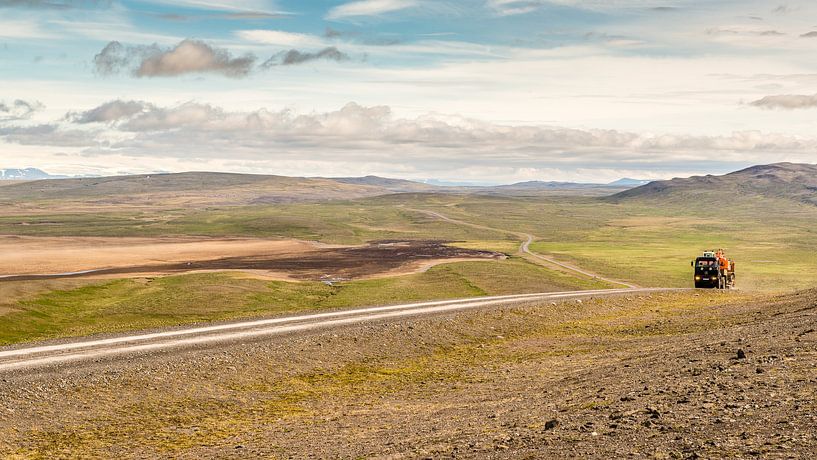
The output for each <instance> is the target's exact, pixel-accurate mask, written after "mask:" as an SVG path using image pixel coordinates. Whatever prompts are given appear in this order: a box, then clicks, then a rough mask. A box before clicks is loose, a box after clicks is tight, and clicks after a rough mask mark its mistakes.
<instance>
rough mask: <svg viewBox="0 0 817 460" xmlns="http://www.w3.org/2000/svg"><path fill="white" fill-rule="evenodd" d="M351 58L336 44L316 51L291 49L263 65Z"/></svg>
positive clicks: (338, 60)
mask: <svg viewBox="0 0 817 460" xmlns="http://www.w3.org/2000/svg"><path fill="white" fill-rule="evenodd" d="M350 59H351V58H350V57H349V55H348V54H346V53H344V52H342V51H340V50H339V49H337V48H335V47H334V46H330V47H328V48H324V49H322V50H320V51H317V52H315V53H309V52H302V51H298V50H294V49H293V50H289V51H287V52H285V53H280V54H278V55H276V56H273V57H271V58H269V59H268V60H267V61H266V62H264V63H263V64H262V65H261V67H264V68H270V67H274V66H278V65H283V66H287V65H298V64H304V63H306V62H310V61H321V60H323V61H335V62H342V61H348V60H350Z"/></svg>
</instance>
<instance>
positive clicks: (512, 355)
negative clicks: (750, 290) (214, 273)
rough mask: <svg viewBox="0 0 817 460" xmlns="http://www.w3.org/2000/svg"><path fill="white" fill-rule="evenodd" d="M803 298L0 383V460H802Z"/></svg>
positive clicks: (654, 303)
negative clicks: (5, 459)
mask: <svg viewBox="0 0 817 460" xmlns="http://www.w3.org/2000/svg"><path fill="white" fill-rule="evenodd" d="M815 330H817V291H805V292H801V293H797V294H792V295H785V296H776V297H756V296H752V295H749V294H741V293H720V292H698V291H695V292H674V293H661V294H650V295H641V296H638V295H633V296H629V297H619V298H609V299H589V300H588V299H585V300H583V301H582V302H581V303H580V302H578V301H576V300H572V301H569V302H561V303H559V302H555V303H544V304H529V305H521V306H515V307H503V308H495V309H490V310H480V311H471V312H460V313H456V314H450V315H444V316H435V317H424V318H415V319H410V320H401V321H399V322H391V323H381V324H370V325H364V326H355V327H349V328H338V329H334V330H330V331H325V332H320V333H315V334H311V335H305V336H284V337H280V338H276V339H271V340H264V341H256V342H252V343H245V344H237V345H231V346H229V347H226V348H224V349H220V350H218V351H212V350H211V351H207V350H191V351H189V352H186V353H183V354H179V353H175V354H167V355H161V354H160V355H157V356H150V357H148V356H145V357H135V358H134V359H132V360H130V361H127V362H121V363H104V362H101V363H91V364H89V365H87V366H84V367H79V368H76V369H72V370H70V371H61V372H58V373H54V372H51V373H48V372H44V373H31V374H21V375H8V376H0V378H2V380H0V394H2V398H0V455H2V456H18V457H23V458H26V457H32V458H37V457H39V458H54V457H106V458H107V457H122V458H156V457H175V458H256V457H273V458H288V457H289V458H309V457H314V458H360V457H366V458H418V457H419V458H423V457H429V458H454V457H456V458H542V457H550V458H568V457H577V456H579V457H591V458H611V457H624V456H632V457H637V458H640V457H656V458H700V457H704V458H718V457H743V458H751V457H758V458H811V456H812V455H813V454H814V452H817V437H815V433H817V419H815V417H817V415H815V414H817V411H816V410H815V409H817V400H816V399H815V398H817V396H815V395H816V394H817V390H815V388H817V374H815V372H814V369H815V365H816V364H817V346H816V345H817V332H815Z"/></svg>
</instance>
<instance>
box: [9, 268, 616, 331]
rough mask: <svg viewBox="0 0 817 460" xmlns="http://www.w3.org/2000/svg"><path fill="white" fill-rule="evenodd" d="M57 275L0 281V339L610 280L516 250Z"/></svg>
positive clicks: (599, 284) (589, 286) (592, 285)
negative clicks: (395, 266) (478, 255)
mask: <svg viewBox="0 0 817 460" xmlns="http://www.w3.org/2000/svg"><path fill="white" fill-rule="evenodd" d="M62 282H63V283H68V284H66V286H65V288H62V289H59V288H58V289H55V287H56V286H59V284H55V282H50V283H48V284H47V285H42V284H39V285H38V284H37V283H34V282H15V283H5V284H0V289H1V290H2V291H0V292H2V293H3V294H5V296H4V299H5V300H4V301H1V302H0V345H6V344H11V343H18V342H26V341H32V340H42V339H49V338H58V337H69V336H84V335H90V334H95V333H102V332H122V331H128V330H135V329H145V328H153V327H162V326H174V325H181V324H190V323H196V322H207V321H219V320H230V319H237V318H247V317H253V316H273V315H279V314H285V313H293V312H298V311H305V310H321V309H332V308H342V307H352V306H364V305H365V306H368V305H384V304H394V303H400V302H409V301H418V300H430V299H447V298H459V297H470V296H483V295H499V294H512V293H524V292H543V291H549V290H554V291H556V290H578V289H599V288H605V287H609V286H608V285H606V284H605V283H602V282H597V281H592V280H585V279H577V278H573V277H571V276H569V275H565V274H562V273H560V272H554V271H552V270H548V269H545V268H543V267H540V266H537V265H534V264H531V263H529V262H527V261H525V260H522V259H518V258H512V259H509V260H504V261H491V262H483V261H480V262H457V263H450V264H444V265H439V266H436V267H433V268H431V269H430V270H428V271H427V272H424V273H417V274H413V275H406V276H398V277H392V278H380V279H370V280H360V281H349V282H343V283H336V284H334V285H332V286H329V285H327V284H324V283H320V282H303V283H292V282H283V281H264V280H259V279H252V278H248V277H246V276H242V275H241V274H227V273H213V274H189V275H180V276H168V277H161V278H154V279H146V278H136V279H119V280H113V281H104V282H99V281H97V282H90V281H85V282H80V281H78V280H73V281H72V282H68V281H66V280H63V281H62ZM15 285H16V290H14V289H12V288H13V287H15ZM25 285H28V288H27V289H26V288H25V287H24V286H25ZM38 287H39V288H38Z"/></svg>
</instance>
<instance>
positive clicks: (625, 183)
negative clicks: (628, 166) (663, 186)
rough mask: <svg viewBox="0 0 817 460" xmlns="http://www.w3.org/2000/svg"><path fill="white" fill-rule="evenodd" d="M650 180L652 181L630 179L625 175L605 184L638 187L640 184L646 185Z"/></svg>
mask: <svg viewBox="0 0 817 460" xmlns="http://www.w3.org/2000/svg"><path fill="white" fill-rule="evenodd" d="M650 182H652V181H650V180H644V179H630V178H629V177H625V178H623V179H619V180H617V181H615V182H610V183H609V184H607V185H609V186H611V187H640V186H642V185H647V184H649V183H650Z"/></svg>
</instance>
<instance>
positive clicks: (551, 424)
mask: <svg viewBox="0 0 817 460" xmlns="http://www.w3.org/2000/svg"><path fill="white" fill-rule="evenodd" d="M558 426H559V421H558V420H556V419H553V420H548V421H547V422H545V430H552V429H554V428H556V427H558Z"/></svg>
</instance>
